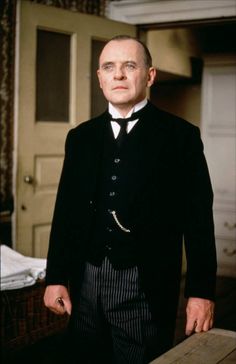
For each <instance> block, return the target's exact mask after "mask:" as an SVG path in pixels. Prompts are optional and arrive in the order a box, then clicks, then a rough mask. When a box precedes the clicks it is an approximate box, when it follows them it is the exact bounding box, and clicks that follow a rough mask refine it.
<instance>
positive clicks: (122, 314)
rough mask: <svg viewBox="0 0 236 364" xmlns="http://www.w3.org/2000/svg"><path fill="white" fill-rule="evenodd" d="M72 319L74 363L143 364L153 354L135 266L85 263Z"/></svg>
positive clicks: (150, 328) (154, 339)
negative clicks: (116, 268)
mask: <svg viewBox="0 0 236 364" xmlns="http://www.w3.org/2000/svg"><path fill="white" fill-rule="evenodd" d="M75 317H76V319H75V320H74V330H75V332H74V338H75V341H74V345H75V351H74V355H73V356H74V361H73V362H74V363H76V364H77V363H78V364H85V363H86V364H87V363H91V364H92V363H93V364H95V363H96V364H98V363H102V364H113V363H114V364H144V363H149V362H150V361H151V360H152V359H154V358H155V348H156V347H157V328H156V326H155V324H154V323H153V322H152V317H151V313H150V311H149V307H148V303H147V301H146V299H145V295H144V293H143V292H142V290H141V288H140V284H139V276H138V269H137V267H132V268H128V269H122V270H115V269H113V267H112V265H111V263H110V262H109V260H108V258H105V259H104V261H103V263H102V265H101V266H100V267H97V266H94V265H92V264H90V263H87V264H86V268H85V275H84V281H83V285H82V289H81V295H80V300H79V303H78V309H77V315H76V316H75Z"/></svg>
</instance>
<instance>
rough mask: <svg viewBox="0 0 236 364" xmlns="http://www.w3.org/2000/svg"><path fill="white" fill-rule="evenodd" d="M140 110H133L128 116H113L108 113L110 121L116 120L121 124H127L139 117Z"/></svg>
mask: <svg viewBox="0 0 236 364" xmlns="http://www.w3.org/2000/svg"><path fill="white" fill-rule="evenodd" d="M140 111H141V110H139V111H136V112H134V113H133V114H132V115H131V116H130V117H129V118H113V117H112V116H111V115H110V114H109V115H110V118H111V120H112V121H116V122H117V123H118V124H119V125H120V126H121V124H122V123H126V125H127V123H128V122H129V121H134V120H137V119H138V118H139V117H140V114H141V112H140Z"/></svg>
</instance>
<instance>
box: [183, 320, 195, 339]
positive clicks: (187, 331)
mask: <svg viewBox="0 0 236 364" xmlns="http://www.w3.org/2000/svg"><path fill="white" fill-rule="evenodd" d="M195 326H196V321H195V320H194V319H188V320H187V324H186V329H185V334H186V335H187V336H189V335H191V334H192V332H193V331H194V330H195Z"/></svg>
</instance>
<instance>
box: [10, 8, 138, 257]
mask: <svg viewBox="0 0 236 364" xmlns="http://www.w3.org/2000/svg"><path fill="white" fill-rule="evenodd" d="M117 34H129V35H135V27H134V26H132V25H128V24H123V23H119V22H115V21H111V20H107V19H104V18H101V17H97V16H93V15H86V14H80V13H74V12H71V11H67V10H62V9H58V8H53V7H51V6H45V5H40V4H34V3H32V2H30V1H21V2H20V33H19V99H18V102H19V104H18V121H17V123H18V125H17V127H18V128H17V147H16V155H17V173H16V199H15V200H16V209H15V211H16V214H15V227H14V228H15V248H16V249H17V250H18V251H20V252H21V253H22V254H26V255H29V256H36V257H45V256H46V252H47V248H48V237H49V233H50V224H51V219H52V213H53V207H54V203H55V197H56V192H57V186H58V181H59V177H60V172H61V166H62V162H63V157H64V144H65V138H66V134H67V133H68V131H69V129H70V128H72V127H75V126H76V125H77V124H78V123H80V122H82V121H85V120H87V119H89V118H90V110H91V87H92V82H91V64H92V41H93V40H94V39H98V40H99V39H100V40H102V41H104V40H106V39H109V38H110V37H112V36H115V35H117ZM60 35H62V37H60ZM39 37H40V39H39ZM45 38H46V43H47V44H46V43H45V44H44V43H43V42H44V41H45ZM61 39H62V41H61ZM68 39H69V60H68V58H67V57H66V56H63V52H64V51H63V49H65V53H68ZM63 42H64V43H63ZM60 47H62V53H61V54H62V56H60V55H58V48H60ZM63 47H64V48H63ZM66 49H67V51H66ZM49 52H50V54H49ZM62 58H63V59H64V60H63V62H64V64H65V65H67V66H63V67H62ZM45 59H47V63H46V64H45V65H44V64H43V62H44V61H45ZM41 66H42V67H41ZM54 66H55V67H54ZM54 68H55V70H54ZM54 71H55V72H58V73H55V72H54ZM40 72H41V73H40ZM62 72H65V75H64V76H63V77H62V78H61V77H59V75H61V73H62ZM57 74H58V76H57ZM40 75H41V76H40ZM36 80H40V81H38V84H37V82H36ZM55 85H56V91H58V90H59V93H58V96H57V97H56V101H55V91H53V88H54V90H55ZM51 86H52V87H51ZM67 87H68V90H67V91H66V88H67ZM66 98H68V100H67V101H66ZM62 102H67V103H66V104H64V107H61V106H62V105H61V103H62ZM55 105H56V106H55ZM57 105H58V107H57ZM67 111H68V112H67ZM36 115H37V117H36ZM54 115H55V116H54Z"/></svg>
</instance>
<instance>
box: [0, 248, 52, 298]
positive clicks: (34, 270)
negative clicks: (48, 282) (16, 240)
mask: <svg viewBox="0 0 236 364" xmlns="http://www.w3.org/2000/svg"><path fill="white" fill-rule="evenodd" d="M45 275H46V259H42V258H32V257H28V256H24V255H22V254H20V253H18V252H17V251H15V250H13V249H11V248H9V247H8V246H7V245H1V290H2V291H3V290H10V289H18V288H23V287H27V286H32V285H33V284H35V283H36V281H37V280H38V279H43V278H45Z"/></svg>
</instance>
